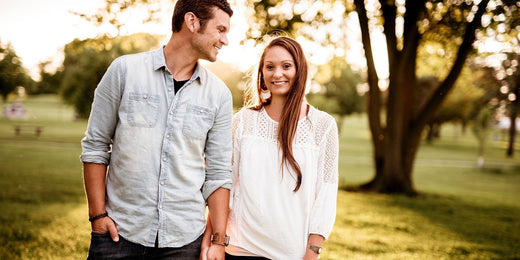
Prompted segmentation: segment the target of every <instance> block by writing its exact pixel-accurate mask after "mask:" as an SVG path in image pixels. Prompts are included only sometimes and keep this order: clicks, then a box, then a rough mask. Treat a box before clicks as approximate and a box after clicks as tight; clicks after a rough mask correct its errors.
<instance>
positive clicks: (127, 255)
mask: <svg viewBox="0 0 520 260" xmlns="http://www.w3.org/2000/svg"><path fill="white" fill-rule="evenodd" d="M201 243H202V235H201V236H200V237H199V238H197V239H196V240H195V241H193V242H192V243H190V244H187V245H185V246H183V247H177V248H171V247H169V248H158V247H146V246H142V245H139V244H135V243H132V242H130V241H128V240H126V239H124V238H122V237H121V236H119V242H114V241H112V238H111V237H110V234H109V233H105V234H96V233H91V240H90V248H89V251H88V257H87V260H98V259H103V260H105V259H136V260H137V259H147V260H148V259H179V260H181V259H182V260H193V259H199V256H200V247H201Z"/></svg>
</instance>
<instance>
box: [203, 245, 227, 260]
mask: <svg viewBox="0 0 520 260" xmlns="http://www.w3.org/2000/svg"><path fill="white" fill-rule="evenodd" d="M224 249H225V247H224V246H223V245H217V244H212V245H211V246H210V247H209V248H208V252H207V257H208V258H207V260H224V259H225V254H226V251H225V250H224Z"/></svg>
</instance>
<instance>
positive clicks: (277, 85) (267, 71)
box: [262, 46, 296, 98]
mask: <svg viewBox="0 0 520 260" xmlns="http://www.w3.org/2000/svg"><path fill="white" fill-rule="evenodd" d="M262 73H263V76H264V78H263V81H264V84H265V86H266V87H267V88H268V89H269V91H271V94H272V95H273V97H276V96H278V97H284V98H285V97H286V96H287V94H288V93H289V90H290V89H291V87H292V86H293V84H294V79H295V76H296V64H295V63H294V59H293V58H292V56H291V54H290V53H289V51H287V50H286V49H285V48H283V47H281V46H273V47H270V48H269V49H267V50H266V52H265V56H264V65H263V67H262Z"/></svg>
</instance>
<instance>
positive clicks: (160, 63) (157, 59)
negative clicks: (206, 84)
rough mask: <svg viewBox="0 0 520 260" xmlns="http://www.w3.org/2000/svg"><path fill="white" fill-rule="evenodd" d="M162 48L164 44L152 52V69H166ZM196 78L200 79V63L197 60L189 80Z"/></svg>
mask: <svg viewBox="0 0 520 260" xmlns="http://www.w3.org/2000/svg"><path fill="white" fill-rule="evenodd" d="M163 48H164V45H163V46H161V47H160V48H159V49H157V50H155V51H153V52H152V56H153V69H154V70H159V69H162V68H164V69H165V70H166V69H167V67H166V58H165V57H164V51H163ZM196 79H200V80H201V81H202V73H201V65H200V64H199V62H197V65H195V71H194V72H193V75H191V78H190V80H189V81H193V80H196Z"/></svg>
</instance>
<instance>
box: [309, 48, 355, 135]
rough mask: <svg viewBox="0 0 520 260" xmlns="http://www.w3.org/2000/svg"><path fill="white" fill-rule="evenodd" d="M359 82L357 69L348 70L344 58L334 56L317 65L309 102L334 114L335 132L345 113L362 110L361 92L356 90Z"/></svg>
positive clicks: (341, 123)
mask: <svg viewBox="0 0 520 260" xmlns="http://www.w3.org/2000/svg"><path fill="white" fill-rule="evenodd" d="M362 82H363V78H362V76H361V74H360V73H358V72H356V71H354V70H352V68H351V66H350V65H349V64H347V62H346V61H345V59H344V58H342V57H341V58H340V57H336V58H334V59H332V60H331V61H330V62H328V63H326V64H324V65H321V66H319V67H318V72H317V73H316V75H315V76H314V78H313V83H312V86H311V89H310V92H309V93H308V94H307V95H306V98H307V100H308V101H309V103H310V104H312V105H313V106H315V107H317V108H318V109H320V110H323V111H326V112H328V113H331V114H333V115H335V116H336V120H337V123H338V132H339V133H341V127H342V125H343V120H344V118H345V116H346V115H350V114H353V113H361V112H363V111H364V106H363V102H364V96H363V95H364V93H360V91H358V87H359V86H360V85H361V83H362Z"/></svg>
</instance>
